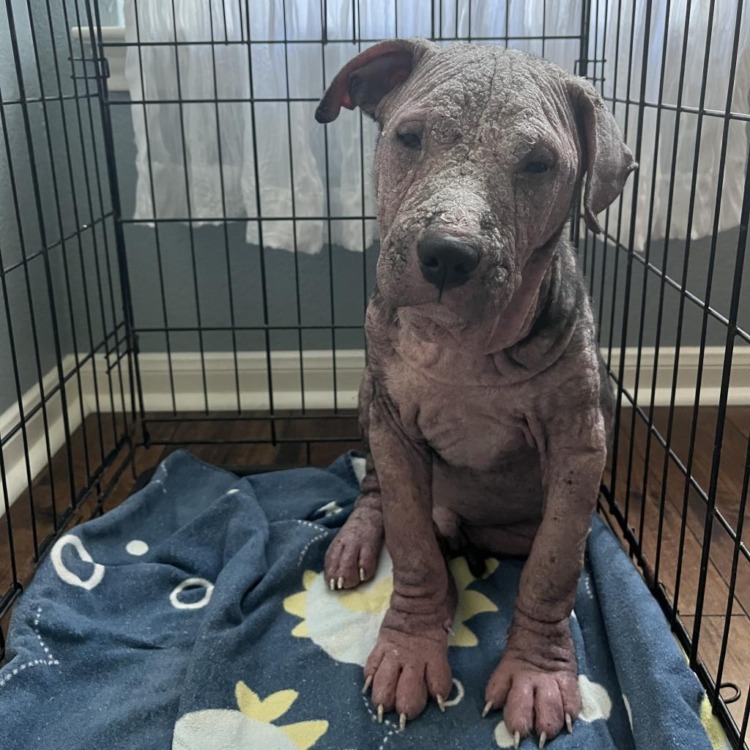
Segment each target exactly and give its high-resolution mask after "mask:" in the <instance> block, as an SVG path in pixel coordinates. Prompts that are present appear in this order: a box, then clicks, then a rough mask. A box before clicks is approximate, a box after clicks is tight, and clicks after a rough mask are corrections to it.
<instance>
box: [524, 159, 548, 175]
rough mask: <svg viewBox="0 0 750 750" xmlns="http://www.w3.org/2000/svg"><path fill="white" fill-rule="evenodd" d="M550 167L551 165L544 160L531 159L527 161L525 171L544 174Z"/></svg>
mask: <svg viewBox="0 0 750 750" xmlns="http://www.w3.org/2000/svg"><path fill="white" fill-rule="evenodd" d="M549 168H550V165H549V164H547V163H546V162H543V161H529V162H526V164H525V166H524V168H523V171H524V172H526V174H543V173H544V172H547V171H548V170H549Z"/></svg>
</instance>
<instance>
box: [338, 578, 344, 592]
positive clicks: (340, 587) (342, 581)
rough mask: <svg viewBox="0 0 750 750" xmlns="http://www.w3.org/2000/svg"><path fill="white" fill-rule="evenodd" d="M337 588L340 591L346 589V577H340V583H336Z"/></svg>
mask: <svg viewBox="0 0 750 750" xmlns="http://www.w3.org/2000/svg"><path fill="white" fill-rule="evenodd" d="M336 588H337V589H338V590H339V591H341V589H343V588H344V577H343V576H339V580H338V581H336Z"/></svg>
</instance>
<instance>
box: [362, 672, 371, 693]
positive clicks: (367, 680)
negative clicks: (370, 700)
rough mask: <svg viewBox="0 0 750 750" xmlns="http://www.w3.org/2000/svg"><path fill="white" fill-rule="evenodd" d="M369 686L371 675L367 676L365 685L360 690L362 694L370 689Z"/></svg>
mask: <svg viewBox="0 0 750 750" xmlns="http://www.w3.org/2000/svg"><path fill="white" fill-rule="evenodd" d="M370 685H372V675H371V674H370V675H367V679H366V680H365V685H364V687H363V688H362V692H363V693H366V692H367V691H368V690H369V689H370Z"/></svg>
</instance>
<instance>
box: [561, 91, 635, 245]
mask: <svg viewBox="0 0 750 750" xmlns="http://www.w3.org/2000/svg"><path fill="white" fill-rule="evenodd" d="M569 87H570V96H571V99H572V102H573V110H574V112H575V115H576V121H577V123H578V132H579V134H580V139H581V145H582V150H583V164H584V166H585V170H586V186H585V189H584V194H583V208H584V218H585V220H586V224H587V225H588V227H589V229H591V231H593V232H601V231H602V228H601V226H600V225H599V222H598V221H597V219H596V215H597V214H598V213H601V212H602V211H604V209H605V208H607V206H609V205H610V204H611V203H612V201H614V200H615V198H617V196H618V195H620V193H621V192H622V189H623V187H624V186H625V182H626V180H627V179H628V175H629V174H630V173H631V172H632V171H633V170H634V169H636V168H637V167H638V165H637V164H636V163H635V159H634V158H633V154H632V153H631V151H630V149H629V148H628V147H627V145H626V144H625V141H624V140H623V138H622V133H621V132H620V128H619V127H618V125H617V122H616V121H615V118H614V117H613V116H612V113H611V112H610V111H609V109H607V106H606V105H605V104H604V102H603V101H602V98H601V97H600V96H599V94H598V93H597V91H596V89H595V88H594V87H593V86H592V85H591V84H590V83H589V82H588V81H586V80H585V79H583V78H572V77H571V79H570V83H569Z"/></svg>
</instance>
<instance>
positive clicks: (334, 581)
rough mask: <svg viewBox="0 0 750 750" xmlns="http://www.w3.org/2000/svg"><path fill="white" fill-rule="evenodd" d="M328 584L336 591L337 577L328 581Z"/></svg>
mask: <svg viewBox="0 0 750 750" xmlns="http://www.w3.org/2000/svg"><path fill="white" fill-rule="evenodd" d="M328 586H329V587H330V589H331V591H335V590H336V579H335V578H331V580H330V581H328Z"/></svg>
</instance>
